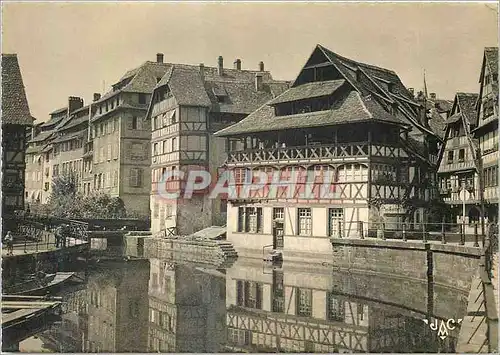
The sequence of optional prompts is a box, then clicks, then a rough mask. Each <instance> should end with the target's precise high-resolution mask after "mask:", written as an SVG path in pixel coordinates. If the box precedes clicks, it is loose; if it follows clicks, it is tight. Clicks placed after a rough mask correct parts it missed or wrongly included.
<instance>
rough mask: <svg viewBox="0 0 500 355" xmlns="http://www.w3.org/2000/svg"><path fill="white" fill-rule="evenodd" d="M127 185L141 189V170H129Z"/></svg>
mask: <svg viewBox="0 0 500 355" xmlns="http://www.w3.org/2000/svg"><path fill="white" fill-rule="evenodd" d="M129 185H130V186H131V187H141V186H142V169H138V168H132V169H130V180H129Z"/></svg>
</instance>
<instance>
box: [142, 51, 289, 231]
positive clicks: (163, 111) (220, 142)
mask: <svg viewBox="0 0 500 355" xmlns="http://www.w3.org/2000/svg"><path fill="white" fill-rule="evenodd" d="M287 88H288V83H287V82H283V81H277V80H274V79H273V78H272V76H271V73H270V72H269V71H265V70H264V63H263V62H260V63H259V68H258V70H245V69H242V68H241V60H240V59H237V60H235V62H234V68H232V69H231V68H225V67H224V62H223V58H222V57H219V59H218V66H217V67H209V66H205V65H203V64H200V65H199V66H193V65H183V64H169V67H168V71H167V72H166V74H165V75H164V76H163V78H162V79H161V80H160V81H159V83H158V85H157V86H156V88H155V90H154V93H153V98H152V101H151V104H150V107H149V111H148V115H147V118H148V120H149V122H150V125H151V129H152V138H151V142H152V143H151V155H152V189H151V211H152V215H151V221H152V222H151V226H152V231H153V233H157V232H160V231H162V230H163V231H168V232H169V233H175V234H179V235H186V234H190V233H194V232H196V231H198V230H201V229H203V228H206V227H209V226H211V225H224V224H225V221H226V201H225V200H221V199H220V198H217V199H210V198H209V195H208V193H206V191H205V190H203V191H201V190H200V191H195V192H194V194H193V196H190V197H189V198H185V199H183V198H182V197H181V198H179V199H174V198H162V196H161V191H160V190H161V189H168V190H169V191H171V192H174V191H177V190H178V189H179V187H180V184H181V181H180V180H175V177H174V178H172V179H170V180H169V181H168V182H165V181H163V177H164V176H165V174H170V173H176V174H177V173H179V172H182V173H185V174H186V175H185V176H187V173H188V172H189V171H196V170H202V171H209V172H210V174H211V175H212V177H214V178H215V177H216V176H217V172H218V168H219V167H220V166H221V165H222V163H223V162H224V157H225V139H223V138H217V137H215V136H214V135H213V133H214V132H215V131H217V130H219V129H221V128H224V127H227V126H228V125H230V124H232V123H235V122H238V121H240V120H241V119H243V118H244V117H246V116H247V115H248V114H249V113H251V112H252V111H254V110H256V109H257V108H258V107H260V106H261V105H262V104H264V103H265V102H267V101H269V100H270V99H272V98H274V97H277V96H278V95H279V94H281V93H282V92H283V91H284V90H286V89H287ZM166 185H168V186H166Z"/></svg>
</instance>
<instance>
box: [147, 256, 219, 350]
mask: <svg viewBox="0 0 500 355" xmlns="http://www.w3.org/2000/svg"><path fill="white" fill-rule="evenodd" d="M150 265H151V266H150V267H151V269H150V270H151V271H150V280H149V342H148V343H149V344H148V351H150V352H218V351H219V349H220V344H222V343H224V342H225V339H224V337H225V321H226V310H225V296H226V295H225V279H224V274H223V273H219V272H218V271H215V270H204V269H199V268H194V267H191V266H187V265H179V264H173V263H171V262H168V261H165V260H159V259H151V260H150Z"/></svg>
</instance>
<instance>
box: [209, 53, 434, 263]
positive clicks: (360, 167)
mask: <svg viewBox="0 0 500 355" xmlns="http://www.w3.org/2000/svg"><path fill="white" fill-rule="evenodd" d="M216 136H219V137H226V138H228V139H229V144H228V146H229V147H230V151H229V153H228V158H227V160H226V163H225V168H226V169H229V170H230V171H231V172H232V175H233V176H234V189H235V190H236V197H233V198H229V204H228V218H227V226H228V231H227V235H228V240H230V241H231V242H233V243H234V245H235V247H236V248H237V250H238V253H239V254H240V253H241V254H253V255H255V256H257V255H258V254H260V255H262V253H263V251H262V250H263V247H269V248H273V249H280V250H282V251H283V254H284V256H285V257H287V255H288V256H291V255H293V254H294V253H300V254H303V253H305V252H311V253H314V255H319V254H321V253H323V254H324V255H326V256H327V257H329V255H330V253H331V245H330V242H329V238H330V237H359V236H360V235H361V234H363V235H373V234H375V233H377V230H384V229H393V230H396V229H400V228H401V225H402V223H403V222H404V223H408V225H409V228H421V226H420V224H421V223H422V222H423V221H424V219H425V218H427V216H426V215H425V213H424V212H425V207H426V206H427V204H428V203H429V201H430V200H431V199H432V198H435V197H436V194H437V191H435V174H436V171H437V165H436V164H437V160H438V143H439V142H440V138H439V137H438V136H437V135H436V134H435V133H434V132H433V131H432V129H431V127H430V126H429V120H428V117H427V116H426V115H425V110H424V107H423V106H422V105H421V104H419V103H418V102H416V101H415V100H414V98H413V95H412V94H411V93H410V92H409V91H408V90H407V89H406V88H405V87H404V85H403V84H402V83H401V80H400V79H399V77H398V76H397V75H396V73H394V72H393V71H391V70H387V69H383V68H379V67H375V66H372V65H368V64H364V63H360V62H356V61H353V60H351V59H347V58H344V57H341V56H339V55H337V54H335V53H333V52H331V51H330V50H328V49H326V48H324V47H322V46H320V45H318V46H317V47H316V48H315V49H314V51H313V53H312V54H311V56H310V57H309V59H308V60H307V63H306V65H305V66H304V68H303V69H302V70H301V72H300V73H299V75H298V76H297V79H296V80H295V82H294V83H293V85H292V88H291V89H289V90H288V91H286V92H285V93H283V94H282V95H280V96H278V97H277V98H275V99H273V100H271V101H270V102H268V103H267V104H266V105H263V106H261V107H260V108H259V109H258V110H257V111H255V112H253V113H252V114H250V115H249V116H248V117H247V118H245V119H243V120H242V121H240V122H239V123H236V124H234V125H232V126H230V127H228V128H226V129H223V130H221V131H219V132H217V133H216ZM256 173H259V174H265V175H267V176H268V181H271V180H272V179H273V178H274V177H276V176H278V177H279V179H280V180H289V179H293V178H294V176H295V178H296V179H295V183H296V184H295V185H291V186H290V185H289V186H283V183H281V186H276V185H275V186H273V187H272V188H270V186H269V185H267V186H264V187H263V188H261V189H259V190H255V191H252V192H251V194H248V195H246V196H245V193H244V191H245V188H246V186H245V185H246V184H247V183H248V181H252V180H251V178H250V176H255V174H256ZM311 176H312V178H311ZM326 177H328V178H329V179H330V180H327V179H325V178H326ZM307 179H309V180H307ZM323 186H326V192H328V193H327V194H325V190H323V189H322V187H323Z"/></svg>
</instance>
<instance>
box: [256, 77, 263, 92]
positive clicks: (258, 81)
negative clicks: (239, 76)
mask: <svg viewBox="0 0 500 355" xmlns="http://www.w3.org/2000/svg"><path fill="white" fill-rule="evenodd" d="M255 90H257V91H261V90H262V74H260V73H257V74H255Z"/></svg>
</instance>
